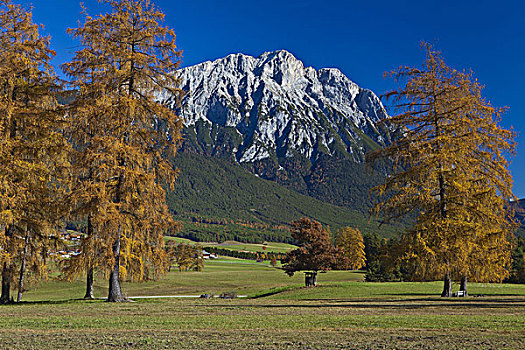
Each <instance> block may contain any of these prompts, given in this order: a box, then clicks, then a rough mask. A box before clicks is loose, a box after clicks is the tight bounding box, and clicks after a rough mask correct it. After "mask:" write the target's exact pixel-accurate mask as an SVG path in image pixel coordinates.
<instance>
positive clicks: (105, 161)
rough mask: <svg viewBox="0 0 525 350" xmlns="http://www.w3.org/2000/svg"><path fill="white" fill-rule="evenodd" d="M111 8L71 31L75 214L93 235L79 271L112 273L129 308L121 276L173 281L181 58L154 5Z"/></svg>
mask: <svg viewBox="0 0 525 350" xmlns="http://www.w3.org/2000/svg"><path fill="white" fill-rule="evenodd" d="M105 2H106V3H107V4H108V5H109V6H110V7H111V12H110V13H107V14H104V15H99V16H96V17H92V16H90V15H88V13H87V10H86V9H84V15H85V19H84V23H82V24H81V25H80V26H79V27H78V28H75V29H69V30H68V32H69V33H70V34H71V35H72V36H73V37H74V38H76V39H78V40H79V41H80V43H81V48H80V49H79V50H78V51H77V52H76V54H75V56H74V57H73V59H72V61H71V62H69V63H66V64H64V65H63V70H64V72H65V73H66V74H67V76H68V77H70V79H71V85H72V87H73V88H74V90H75V92H76V96H75V101H74V103H73V104H72V105H71V109H70V115H71V119H70V121H71V125H70V129H69V135H70V137H71V139H72V141H73V143H74V144H75V146H76V150H77V152H76V153H75V154H74V156H73V160H74V165H75V169H76V171H77V172H76V174H75V177H76V185H75V187H74V188H75V190H74V191H73V192H72V196H71V198H72V202H73V203H74V205H75V206H76V208H75V211H74V213H75V214H76V215H84V216H86V217H87V216H90V220H91V223H92V225H93V233H92V234H91V235H90V236H89V237H87V238H86V240H85V245H84V247H85V248H86V249H85V250H83V253H84V256H83V257H82V258H79V260H78V261H81V260H82V259H84V260H89V263H90V264H91V265H97V266H100V267H101V268H102V269H103V270H104V271H106V272H108V271H109V272H110V291H109V296H108V300H109V301H121V300H123V299H124V298H123V295H122V293H121V290H120V284H119V280H120V278H121V277H120V274H121V273H122V274H124V275H125V276H127V277H128V278H131V279H133V280H143V279H147V278H154V277H156V276H158V275H159V274H160V273H163V272H164V271H165V264H166V259H165V252H164V242H163V238H162V234H163V233H165V232H167V231H169V230H170V229H174V228H175V226H176V225H175V223H174V222H173V219H172V217H171V215H170V213H169V212H168V209H167V206H166V203H165V190H164V187H163V186H172V185H173V183H174V180H175V177H176V174H177V171H176V169H174V168H173V166H172V165H171V163H170V162H169V160H170V159H171V158H172V157H173V156H174V154H175V152H176V149H177V147H178V142H179V139H180V129H181V121H180V119H179V118H178V117H177V115H176V114H175V112H174V111H172V110H170V109H169V108H168V107H167V106H165V105H162V104H161V103H159V102H158V99H157V96H158V95H159V94H160V93H163V92H165V91H168V92H170V93H172V94H174V95H176V96H178V95H179V93H180V90H178V88H177V84H178V81H177V78H176V76H175V70H176V69H177V67H178V66H179V63H180V57H181V53H180V51H178V50H177V47H176V45H175V34H174V32H173V30H172V29H170V28H168V27H165V26H163V24H162V22H163V20H164V14H163V13H162V12H161V11H159V10H158V9H157V8H156V7H155V6H154V5H153V4H152V3H151V2H150V1H149V0H120V1H117V0H106V1H105ZM90 240H91V241H93V242H91V243H88V241H90ZM88 247H89V249H88ZM88 254H89V255H91V256H93V257H96V258H97V260H98V261H94V260H93V259H91V258H90V257H89V256H88ZM90 259H91V260H90Z"/></svg>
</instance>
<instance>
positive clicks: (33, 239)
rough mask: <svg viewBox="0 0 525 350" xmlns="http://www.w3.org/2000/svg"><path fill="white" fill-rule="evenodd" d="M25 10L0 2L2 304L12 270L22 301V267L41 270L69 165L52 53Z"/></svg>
mask: <svg viewBox="0 0 525 350" xmlns="http://www.w3.org/2000/svg"><path fill="white" fill-rule="evenodd" d="M39 30H40V26H39V25H37V24H35V23H33V21H32V15H31V12H30V11H27V10H25V9H24V8H23V7H21V6H19V5H15V4H13V3H12V2H11V1H9V0H1V1H0V87H1V88H0V164H1V168H0V235H2V237H1V239H0V242H1V244H2V246H1V248H2V249H0V250H1V251H2V254H1V255H2V258H3V261H2V280H3V282H2V298H1V299H2V302H8V301H9V300H8V299H9V288H10V284H11V282H12V281H13V280H14V274H15V270H16V272H17V273H18V275H17V280H16V282H17V284H18V289H19V293H18V298H17V300H18V301H20V300H21V298H22V293H23V291H24V281H25V275H26V270H27V271H29V272H31V273H32V274H33V275H35V276H44V275H45V272H46V260H47V258H48V253H49V248H50V246H51V245H52V244H54V243H56V242H55V240H56V238H57V235H56V233H55V232H56V224H57V222H58V220H59V219H60V218H61V215H62V214H63V211H64V207H63V206H62V205H60V203H61V198H62V197H63V194H64V193H65V192H66V190H67V187H66V184H65V183H64V181H63V180H64V178H65V173H66V171H67V169H68V160H67V151H68V147H67V144H66V141H65V139H64V137H63V136H62V134H61V133H60V129H61V127H62V125H63V124H64V122H65V119H64V117H63V111H60V110H59V109H58V107H57V103H56V101H55V97H54V93H55V92H56V91H57V90H58V84H57V79H56V77H55V75H54V73H53V70H52V68H51V65H50V64H49V61H50V60H51V59H52V58H53V57H54V55H55V53H54V52H53V51H52V50H51V49H50V48H49V38H47V37H42V36H41V35H40V34H39Z"/></svg>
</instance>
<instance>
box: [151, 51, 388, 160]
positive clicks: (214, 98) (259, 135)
mask: <svg viewBox="0 0 525 350" xmlns="http://www.w3.org/2000/svg"><path fill="white" fill-rule="evenodd" d="M180 79H181V87H182V89H183V90H184V91H185V92H186V94H185V96H184V98H183V99H182V106H181V107H178V106H177V104H176V99H175V98H174V97H173V96H170V95H168V94H163V95H161V96H159V98H160V99H161V100H162V101H164V102H165V103H167V104H168V105H170V106H171V107H172V108H175V109H177V110H179V113H180V116H181V117H182V118H183V120H184V125H185V130H186V131H185V133H186V141H185V143H186V144H191V147H193V148H194V150H197V151H198V152H201V153H203V154H209V155H211V156H213V155H216V156H226V157H229V158H231V159H233V160H235V161H237V162H239V163H253V162H257V161H262V160H265V161H271V162H273V163H275V164H276V165H277V166H278V167H280V164H283V163H284V162H285V160H286V159H289V158H294V157H300V158H303V159H308V160H309V161H310V162H311V164H313V163H315V162H316V161H317V159H319V157H320V156H321V155H324V156H333V155H336V154H337V155H338V156H343V157H346V158H348V159H351V160H353V161H354V162H362V161H363V159H364V154H365V152H366V151H367V150H369V149H373V148H377V147H379V146H382V145H384V144H385V142H389V139H390V133H389V131H388V130H387V128H385V127H378V126H377V122H378V121H379V120H381V119H383V118H385V117H386V112H385V109H384V108H383V106H382V104H381V101H380V100H379V98H378V97H377V96H376V95H375V94H374V93H373V92H371V91H370V90H366V89H363V88H360V87H359V86H358V85H356V84H355V83H354V82H352V81H351V80H350V79H348V78H347V77H346V76H345V75H344V74H343V73H342V72H341V71H339V70H338V69H336V68H324V69H320V70H315V69H314V68H312V67H305V66H304V65H303V63H302V62H301V61H300V60H298V59H297V58H295V57H294V56H293V55H292V54H291V53H289V52H287V51H284V50H281V51H275V52H266V53H264V54H262V55H261V56H259V57H256V58H255V57H251V56H247V55H243V54H232V55H229V56H227V57H225V58H222V59H218V60H216V61H213V62H211V61H207V62H204V63H201V64H198V65H195V66H191V67H187V68H184V69H181V70H180Z"/></svg>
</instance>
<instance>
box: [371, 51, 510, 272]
mask: <svg viewBox="0 0 525 350" xmlns="http://www.w3.org/2000/svg"><path fill="white" fill-rule="evenodd" d="M422 47H423V49H424V51H425V53H426V60H425V63H424V65H423V67H422V68H412V67H400V68H399V69H397V70H395V71H393V72H391V73H388V74H387V75H389V76H392V77H394V78H395V79H396V81H398V82H401V81H404V82H405V85H404V86H403V87H401V88H399V89H398V90H394V91H392V92H390V93H389V94H388V95H387V96H388V97H390V98H393V99H394V101H395V104H394V106H395V108H396V109H397V110H398V111H399V112H400V113H399V114H397V115H395V116H393V117H390V118H388V119H387V120H386V123H388V124H389V125H390V127H392V128H397V129H398V130H401V132H402V133H403V137H401V138H399V139H397V140H395V141H394V142H393V143H392V144H391V145H390V146H388V147H387V148H385V149H384V150H380V151H377V152H374V153H372V154H370V155H369V156H368V161H370V162H373V161H375V160H376V159H378V158H388V159H391V160H392V161H393V163H394V167H395V170H394V174H393V175H392V176H390V177H388V178H387V180H386V182H385V183H384V184H383V185H381V186H378V187H377V188H376V191H377V192H378V193H379V194H380V195H383V196H385V197H384V198H386V199H385V200H384V201H383V202H382V203H379V204H378V205H377V206H376V208H375V212H376V213H382V214H383V215H384V216H385V218H386V219H387V220H390V219H393V218H396V217H400V216H405V215H408V214H413V215H415V216H416V217H417V219H416V224H415V226H414V227H412V228H411V229H409V230H408V231H407V232H406V233H405V234H404V236H403V240H404V243H403V245H404V246H405V248H406V249H407V251H406V254H405V255H404V258H405V259H406V260H407V261H411V263H412V267H413V271H412V274H413V278H415V279H428V278H430V279H432V278H435V277H437V276H438V275H442V276H443V275H444V276H446V279H447V278H449V277H450V276H452V277H455V278H459V277H466V276H468V277H470V278H473V279H474V280H477V281H501V280H502V279H503V278H505V277H506V275H507V272H506V271H507V266H508V264H509V261H510V245H509V232H510V229H511V227H512V220H511V215H510V213H509V212H508V211H507V209H506V206H505V205H506V204H507V201H508V199H509V198H511V197H512V192H511V187H512V178H511V175H510V172H509V170H508V161H507V159H506V158H505V155H506V154H511V153H513V151H514V147H515V144H514V141H513V137H514V133H513V132H512V131H509V130H505V129H503V128H501V127H500V126H499V125H498V123H499V121H500V119H501V115H502V113H503V112H504V109H502V108H495V107H493V106H492V105H491V104H490V103H489V102H488V101H487V100H485V99H484V98H483V97H482V88H483V87H482V86H481V85H480V84H479V82H478V81H477V80H476V79H475V78H473V74H472V72H461V71H457V70H455V69H453V68H450V67H448V66H447V65H446V64H445V62H444V60H443V59H442V57H441V54H440V53H439V52H437V51H435V50H434V49H433V48H432V46H431V45H429V44H423V45H422Z"/></svg>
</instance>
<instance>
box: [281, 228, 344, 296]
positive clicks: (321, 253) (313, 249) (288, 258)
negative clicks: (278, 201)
mask: <svg viewBox="0 0 525 350" xmlns="http://www.w3.org/2000/svg"><path fill="white" fill-rule="evenodd" d="M290 231H291V233H292V238H293V239H294V240H295V241H296V242H297V245H298V246H299V248H298V249H294V250H292V251H290V252H288V253H286V255H285V257H284V258H283V259H282V260H281V262H282V264H283V266H282V269H283V270H284V271H285V272H286V274H288V275H289V276H293V275H294V274H295V272H297V271H308V273H307V275H306V279H305V284H306V286H309V285H312V286H315V285H316V282H317V272H318V271H327V270H331V269H333V268H336V267H337V266H339V265H341V259H345V257H344V256H343V254H342V251H341V250H340V249H339V248H336V247H334V246H333V245H332V243H331V241H330V233H329V232H328V231H327V230H326V229H325V228H323V226H322V225H321V224H320V223H319V222H317V221H315V220H310V219H309V218H301V219H299V220H296V221H292V222H291V223H290ZM309 275H310V276H309Z"/></svg>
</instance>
